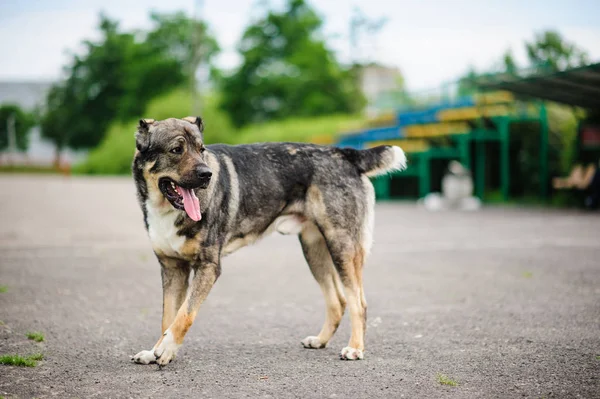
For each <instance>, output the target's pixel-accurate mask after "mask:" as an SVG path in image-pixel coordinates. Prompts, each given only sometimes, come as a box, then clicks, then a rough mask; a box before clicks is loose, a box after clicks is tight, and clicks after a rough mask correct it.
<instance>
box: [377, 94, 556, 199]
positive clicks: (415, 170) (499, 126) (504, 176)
mask: <svg viewBox="0 0 600 399" xmlns="http://www.w3.org/2000/svg"><path fill="white" fill-rule="evenodd" d="M490 119H491V122H492V125H493V126H494V127H489V126H488V127H484V126H483V123H482V121H478V123H477V125H478V126H477V127H475V128H473V129H472V130H470V131H469V132H468V133H466V134H465V133H460V134H449V135H448V137H449V138H451V141H452V142H453V144H454V145H451V146H441V147H435V146H433V147H430V148H428V149H426V150H424V151H418V152H412V153H409V166H408V168H407V169H406V170H405V171H402V172H396V173H394V174H391V175H387V176H380V177H378V178H376V179H374V180H373V184H374V187H375V191H376V194H377V198H378V199H379V200H387V199H390V198H391V195H390V191H391V190H390V185H391V179H395V178H404V177H412V178H417V179H418V185H419V197H423V196H425V195H427V194H428V193H430V192H431V187H432V182H431V179H432V169H431V165H432V161H433V160H436V159H444V160H458V161H460V162H461V163H462V164H463V165H464V166H466V167H467V168H469V169H471V170H473V171H474V172H475V182H474V185H475V195H477V197H479V198H480V199H482V200H483V199H484V196H485V187H486V181H485V178H486V174H485V168H486V148H485V143H486V142H498V143H499V144H500V154H499V160H500V165H499V169H500V176H499V177H500V179H499V180H500V191H501V193H502V197H503V199H504V200H508V199H509V193H510V176H511V173H510V152H509V151H510V125H511V123H514V122H537V123H538V124H539V129H540V136H539V140H540V141H539V143H540V144H539V149H540V151H539V159H540V169H539V171H540V172H539V173H540V180H541V182H542V184H541V188H540V197H541V198H547V196H548V190H547V184H546V182H548V179H549V176H548V120H547V113H546V107H545V106H544V104H543V103H542V104H539V107H538V112H537V116H527V115H521V116H518V115H505V116H497V117H492V118H490ZM472 143H474V147H475V151H474V154H473V155H474V159H472V156H471V146H472Z"/></svg>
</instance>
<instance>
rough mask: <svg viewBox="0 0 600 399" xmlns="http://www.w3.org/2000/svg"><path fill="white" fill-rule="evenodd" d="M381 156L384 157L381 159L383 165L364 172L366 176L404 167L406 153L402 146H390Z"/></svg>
mask: <svg viewBox="0 0 600 399" xmlns="http://www.w3.org/2000/svg"><path fill="white" fill-rule="evenodd" d="M383 156H384V157H385V159H384V160H383V165H382V166H381V167H380V168H376V169H373V170H371V171H369V172H367V173H365V175H366V176H369V177H373V176H379V175H384V174H386V173H390V172H395V171H400V170H404V169H406V154H405V153H404V151H403V150H402V148H400V147H398V146H392V147H390V148H388V150H387V151H386V152H385V154H384V155H383Z"/></svg>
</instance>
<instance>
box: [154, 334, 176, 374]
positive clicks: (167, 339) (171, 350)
mask: <svg viewBox="0 0 600 399" xmlns="http://www.w3.org/2000/svg"><path fill="white" fill-rule="evenodd" d="M180 347H181V345H178V344H177V343H175V339H174V338H173V333H172V332H171V330H167V331H165V336H164V338H163V340H162V341H161V343H160V345H158V347H157V348H156V349H155V350H154V356H155V357H156V363H158V364H159V365H161V366H164V365H166V364H169V363H170V362H171V360H173V359H174V358H175V355H176V354H177V351H178V350H179V348H180Z"/></svg>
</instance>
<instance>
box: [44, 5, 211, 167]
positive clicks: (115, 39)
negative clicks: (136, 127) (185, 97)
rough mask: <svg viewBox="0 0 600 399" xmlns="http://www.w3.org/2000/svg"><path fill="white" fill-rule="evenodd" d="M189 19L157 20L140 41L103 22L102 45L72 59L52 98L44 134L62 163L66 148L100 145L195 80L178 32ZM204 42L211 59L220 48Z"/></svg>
mask: <svg viewBox="0 0 600 399" xmlns="http://www.w3.org/2000/svg"><path fill="white" fill-rule="evenodd" d="M185 19H186V18H185V16H184V15H182V14H180V13H177V14H174V16H169V15H167V14H164V15H154V16H153V20H154V22H155V27H154V29H153V30H152V31H150V32H148V33H147V34H145V35H144V34H142V35H140V34H139V33H140V32H123V31H121V30H120V29H119V26H118V23H117V22H115V21H112V20H110V19H108V18H107V17H106V16H103V15H102V16H101V18H100V25H99V30H100V34H101V35H100V40H98V41H89V40H88V41H85V42H84V43H83V45H84V48H85V51H84V52H83V55H81V56H74V57H73V60H72V62H71V63H70V65H69V66H68V67H67V68H66V69H65V72H66V75H67V78H66V79H65V80H64V81H63V82H60V83H59V84H56V85H55V86H54V87H52V88H51V90H50V91H49V94H48V97H47V104H46V112H45V114H44V116H43V118H42V134H43V136H45V137H47V138H49V139H50V140H52V141H53V142H54V143H55V144H56V147H57V159H56V161H57V162H58V161H59V159H58V156H59V155H60V151H61V150H62V149H63V148H65V147H71V148H75V149H79V148H90V147H94V146H96V145H98V144H99V143H100V141H101V140H102V139H103V137H104V135H105V134H106V131H107V129H108V126H109V125H110V123H111V122H113V121H115V120H120V121H125V120H128V119H132V118H139V117H140V116H141V115H142V114H143V112H144V110H145V109H146V105H147V104H148V102H149V101H150V100H152V99H153V98H155V97H156V96H158V95H160V94H162V93H165V92H166V91H168V90H171V89H172V88H174V87H177V86H178V85H181V84H182V83H183V82H185V80H186V77H187V76H189V74H193V72H192V71H191V68H189V66H188V65H186V63H189V62H191V61H190V60H189V59H187V58H185V54H184V53H185V51H186V50H185V49H183V50H182V49H181V48H182V46H184V44H183V41H184V36H185V35H184V34H183V33H182V34H180V32H179V31H178V29H179V27H178V26H177V23H181V25H182V26H184V28H182V29H185V25H186V22H184V21H185ZM187 25H188V26H189V27H190V28H191V27H192V26H193V23H192V22H191V21H188V22H187ZM200 26H201V27H202V29H204V25H202V24H200ZM203 31H204V30H203ZM200 39H201V40H200V41H199V43H205V42H208V43H209V44H207V45H206V44H201V45H202V46H205V47H207V48H210V49H211V50H210V51H209V52H207V53H206V54H205V55H204V57H205V58H204V59H207V58H209V57H210V56H212V55H213V54H214V53H215V51H216V50H217V49H218V48H217V47H215V45H214V44H215V42H214V39H212V38H209V37H206V36H204V37H203V38H200ZM178 49H179V50H178ZM186 68H187V73H188V75H186Z"/></svg>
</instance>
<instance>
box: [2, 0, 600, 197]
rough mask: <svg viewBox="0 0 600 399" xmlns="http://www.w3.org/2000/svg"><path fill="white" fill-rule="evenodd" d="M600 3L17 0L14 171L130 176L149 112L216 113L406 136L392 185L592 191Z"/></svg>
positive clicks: (319, 138)
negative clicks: (456, 182)
mask: <svg viewBox="0 0 600 399" xmlns="http://www.w3.org/2000/svg"><path fill="white" fill-rule="evenodd" d="M599 12H600V3H598V2H597V1H593V0H589V1H587V0H578V1H575V0H574V1H571V2H568V3H567V2H561V1H551V0H546V1H538V0H535V1H530V2H527V3H523V2H520V1H513V0H508V1H486V2H481V1H476V0H456V1H433V0H429V1H419V2H416V1H394V2H391V1H384V0H354V1H341V0H339V1H333V0H328V1H319V2H317V1H314V0H313V1H305V0H278V1H275V0H272V1H268V0H220V1H210V0H174V1H170V2H161V1H154V0H149V1H131V0H120V1H114V0H103V1H100V0H89V1H79V2H73V1H70V2H69V1H62V0H56V1H28V2H3V3H2V4H1V5H0V22H1V23H0V53H1V54H2V55H3V57H2V63H0V170H1V171H2V172H9V173H16V172H20V173H27V172H34V173H40V172H44V173H64V174H105V175H119V174H123V175H126V174H129V173H130V162H131V158H132V155H133V149H134V141H133V133H134V131H135V128H136V124H137V121H138V120H139V119H140V118H142V117H144V118H154V119H164V118H168V117H184V116H187V115H201V116H202V117H203V118H204V119H205V121H206V126H207V128H206V132H205V139H206V141H207V142H208V143H216V142H222V143H231V144H238V143H249V142H262V141H303V142H314V143H319V144H325V145H343V146H351V147H355V148H368V147H371V146H375V145H380V144H395V145H400V146H401V147H402V148H404V149H405V151H406V152H407V153H408V155H409V162H410V167H409V169H408V170H406V171H404V172H401V173H397V174H395V175H393V176H386V177H383V178H379V179H378V180H375V181H374V183H375V187H376V192H377V196H378V199H379V200H386V199H400V198H408V199H418V198H421V199H422V201H425V204H430V203H431V202H428V201H427V199H428V198H429V199H431V197H428V196H430V195H431V194H432V193H436V192H441V193H442V194H441V195H442V197H445V198H446V199H448V198H455V197H456V196H457V195H456V194H455V195H454V196H453V194H452V193H449V192H448V190H452V187H454V190H455V191H457V190H458V191H457V192H461V193H464V195H463V194H458V197H461V196H462V197H464V198H469V197H472V198H474V199H477V200H478V201H481V200H483V201H484V202H519V203H524V202H528V203H536V204H538V203H546V204H552V205H556V206H580V207H581V206H586V207H591V208H593V207H595V206H597V202H598V201H597V200H598V191H600V189H598V187H597V186H598V185H600V176H599V174H598V161H599V159H600V128H599V127H598V126H600V119H599V118H598V111H600V100H598V99H599V98H600V67H599V64H597V62H598V61H599V60H600V26H599V25H598V24H597V22H596V21H595V19H594V18H595V16H597V15H598V14H599ZM452 162H454V164H453V163H452ZM449 165H455V167H454V168H452V167H449ZM448 175H453V176H456V177H458V178H465V179H467V180H466V183H465V185H464V190H463V191H461V190H462V189H456V186H452V184H450V185H448V184H446V185H445V184H444V177H447V176H448ZM560 177H562V179H557V178H560ZM594 185H596V186H594ZM449 187H450V188H449ZM594 190H596V191H594ZM594 196H596V197H594ZM438 205H439V204H438Z"/></svg>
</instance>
